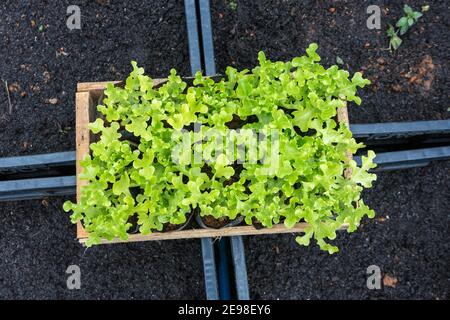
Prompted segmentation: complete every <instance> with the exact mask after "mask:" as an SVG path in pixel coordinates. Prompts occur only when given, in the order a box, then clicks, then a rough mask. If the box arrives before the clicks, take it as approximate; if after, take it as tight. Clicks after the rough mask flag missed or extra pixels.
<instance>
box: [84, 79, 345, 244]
mask: <svg viewBox="0 0 450 320" xmlns="http://www.w3.org/2000/svg"><path fill="white" fill-rule="evenodd" d="M165 81H166V79H153V83H154V85H155V86H157V85H159V84H162V83H164V82H165ZM108 83H112V84H119V83H120V81H110V82H86V83H78V85H77V93H76V162H77V163H76V172H77V201H79V198H80V195H81V193H80V191H81V187H82V186H83V185H84V184H86V183H87V181H85V180H81V179H80V178H79V175H80V173H81V172H82V169H83V168H82V167H81V166H80V160H82V159H83V158H84V157H85V155H87V154H89V152H90V149H89V145H90V143H91V142H94V141H95V140H94V136H93V134H92V133H91V132H90V129H89V126H88V125H89V123H90V122H93V121H95V119H96V118H97V111H96V106H97V102H98V100H99V99H100V97H101V95H102V93H103V91H104V90H105V89H106V86H107V84H108ZM336 118H337V119H336V120H337V122H339V123H341V122H344V123H346V124H347V125H348V124H349V119H348V112H347V107H346V106H345V107H341V108H338V109H337V116H336ZM347 157H348V160H350V159H351V154H350V153H348V154H347ZM350 175H351V172H350V171H349V170H348V169H347V171H345V172H344V176H345V177H346V178H349V177H350ZM307 226H308V224H307V223H305V222H300V223H297V224H296V225H294V227H292V228H290V229H288V228H286V226H285V225H284V224H283V223H279V224H277V225H274V226H273V227H272V228H259V229H257V228H255V227H254V226H252V225H242V226H235V227H226V228H222V229H200V228H199V229H192V228H191V229H184V230H179V231H166V232H153V233H151V234H148V235H142V234H129V237H128V239H127V240H121V239H118V238H116V239H114V240H111V241H108V240H101V243H103V244H105V243H121V242H141V241H151V240H169V239H188V238H210V237H227V236H238V235H241V236H244V235H261V234H276V233H303V232H304V231H305V228H306V227H307ZM346 227H347V225H346V224H343V225H342V226H341V229H345V228H346ZM88 236H89V235H88V232H87V231H86V230H85V229H84V228H83V225H82V224H81V222H78V223H77V239H78V240H79V241H80V242H81V243H85V242H86V241H87V239H88Z"/></svg>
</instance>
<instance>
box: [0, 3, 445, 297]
mask: <svg viewBox="0 0 450 320" xmlns="http://www.w3.org/2000/svg"><path fill="white" fill-rule="evenodd" d="M407 2H408V3H410V4H411V5H412V6H413V7H414V8H419V7H420V5H422V4H423V3H419V2H418V1H407ZM101 3H108V1H87V0H84V1H78V3H77V4H78V5H79V6H80V7H81V10H82V30H81V31H78V30H74V31H69V30H68V29H67V28H66V26H65V19H66V14H65V12H66V8H67V5H69V4H73V3H69V2H68V1H56V0H55V1H29V2H26V4H25V2H17V1H8V0H7V1H3V2H2V3H1V4H0V10H1V12H2V14H3V15H2V17H3V19H2V20H1V21H0V41H1V46H0V55H1V56H2V60H1V61H0V74H1V77H2V78H3V79H4V80H7V81H8V83H9V84H10V85H12V87H11V90H10V91H11V100H12V104H13V113H12V115H10V114H9V113H8V103H7V97H6V92H5V90H4V89H3V83H1V88H0V156H6V155H17V154H30V153H43V152H50V151H67V150H74V149H75V141H74V94H75V86H76V82H78V81H100V80H118V79H120V80H122V79H124V78H125V76H126V75H127V74H128V72H129V71H130V65H129V62H130V60H131V59H137V61H138V62H139V63H140V64H141V65H143V66H144V67H145V68H146V71H147V72H148V73H149V74H150V75H152V76H155V77H158V76H164V75H166V74H167V73H168V71H169V69H170V68H171V67H175V68H177V70H179V71H181V74H185V75H186V74H188V72H189V71H188V70H189V59H188V54H187V37H186V30H185V22H184V16H183V5H182V2H181V1H177V2H175V1H167V2H165V3H164V4H159V3H158V4H157V3H156V2H150V1H143V0H136V1H133V2H132V3H131V2H123V1H109V3H110V4H107V5H102V4H101ZM369 4H373V3H369V2H368V1H365V2H363V1H354V2H352V3H349V2H347V1H339V2H323V1H302V2H299V1H293V0H292V1H245V2H244V1H238V6H237V11H233V10H231V9H230V8H229V1H228V2H225V1H224V0H223V1H212V9H213V23H214V28H215V29H214V35H215V49H216V50H215V52H216V58H217V64H218V70H219V71H220V72H223V70H224V68H225V66H226V65H235V66H237V67H239V68H244V67H247V68H249V67H252V66H254V65H255V62H256V54H257V52H258V50H264V51H266V53H267V55H268V57H269V58H271V59H279V60H287V59H291V58H292V57H294V56H298V55H300V54H303V52H304V50H305V48H306V46H307V45H308V44H309V43H310V42H312V41H316V42H317V43H318V44H319V45H320V48H319V53H320V54H321V55H322V58H323V62H324V63H325V64H326V65H331V64H333V63H334V62H335V60H336V56H339V57H341V58H342V59H343V61H344V62H345V67H346V68H347V67H348V69H350V71H351V72H355V71H358V70H364V72H365V75H366V76H367V77H369V78H370V79H371V80H372V81H373V85H371V87H370V89H364V90H363V91H361V95H362V98H363V105H362V106H360V107H354V108H353V107H351V108H349V109H350V114H351V121H352V122H380V121H398V120H401V121H404V120H422V119H447V118H448V117H449V113H448V112H446V109H447V108H448V103H447V101H448V92H447V88H448V67H447V52H448V49H449V48H448V47H449V41H448V40H449V39H448V31H447V30H448V27H449V22H448V19H447V17H448V8H447V5H446V4H445V2H444V1H433V3H431V4H430V5H431V6H430V11H429V12H427V13H426V14H425V15H424V17H422V18H421V19H420V22H419V23H418V24H417V25H415V26H414V27H413V29H412V30H411V32H410V33H408V34H407V35H406V36H404V37H403V41H404V43H403V44H402V46H401V47H400V48H399V50H398V51H397V52H396V53H394V54H391V53H389V52H388V51H385V50H383V48H386V47H387V45H388V40H387V38H386V36H385V35H384V34H385V26H386V23H387V22H391V23H392V22H393V21H395V20H396V19H397V18H398V17H399V16H400V13H401V7H402V5H403V2H401V1H380V2H378V4H379V5H380V6H381V8H382V9H384V10H383V20H382V23H383V29H382V30H380V31H379V32H377V31H373V30H368V29H367V28H366V27H365V19H366V18H367V16H368V15H367V14H366V13H365V9H366V7H367V6H368V5H369ZM331 8H334V9H335V10H332V9H331ZM386 8H389V11H386ZM125 9H126V11H125ZM32 20H33V21H34V26H32V24H33V23H32ZM136 21H139V23H138V22H136ZM42 24H45V25H46V24H48V27H47V28H46V29H45V30H44V31H43V32H39V31H38V29H39V26H40V25H42ZM35 37H36V38H35ZM35 39H36V40H35ZM366 43H368V44H369V45H367V46H366ZM61 48H64V49H61ZM56 52H58V54H57V53H56ZM62 52H65V53H67V54H68V55H64V54H63V53H62ZM430 58H431V59H430ZM347 65H348V66H347ZM415 76H418V77H416V78H414V77H415ZM377 77H378V78H377ZM411 79H413V81H411ZM430 80H432V81H430ZM23 92H25V93H23ZM22 96H23V97H22ZM53 98H56V99H57V103H56V104H52V103H51V102H54V100H51V101H50V100H47V99H53ZM46 101H47V102H48V103H46ZM449 173H450V162H448V161H447V162H441V163H434V164H432V165H430V166H428V167H425V168H417V169H410V170H404V171H398V172H388V173H382V174H379V176H378V181H377V182H376V183H375V184H374V188H373V189H372V190H370V191H368V192H367V193H366V195H365V199H366V201H367V202H368V204H369V205H370V206H371V207H372V208H374V209H375V211H376V212H377V217H376V218H375V219H374V220H367V219H366V220H364V221H363V223H362V225H361V228H360V230H358V232H355V233H353V234H347V233H346V232H341V233H339V236H338V239H337V240H336V241H334V243H336V244H337V245H338V246H339V247H340V248H341V252H340V253H338V254H335V255H331V256H330V255H328V253H326V252H322V251H320V250H319V249H318V248H317V246H316V245H315V244H312V245H311V246H310V247H307V248H305V247H300V246H298V245H297V244H296V243H295V241H294V239H295V237H294V236H293V235H271V236H257V237H256V236H255V237H245V242H246V257H247V269H248V275H249V285H250V293H251V297H252V298H256V299H269V298H274V299H275V298H280V299H299V298H304V299H318V298H336V299H358V298H372V299H376V298H382V299H420V298H427V299H449V298H450V293H449V291H450V283H449V277H448V274H449V265H450V261H449V260H450V258H449V256H448V253H449V251H450V245H449V242H448V239H449V236H450V235H449V215H448V208H449V207H450V200H449V198H448V194H449V192H450V190H449V188H450V187H449V186H450V175H449ZM65 200H67V199H63V198H50V199H45V200H43V201H42V200H34V201H21V202H10V203H0V217H1V218H0V222H1V223H0V257H1V258H0V298H3V299H20V298H22V299H33V298H34V299H36V298H47V299H58V298H61V299H71V298H76V299H99V298H105V299H114V298H116V299H125V298H127V299H149V298H152V299H155V298H160V299H163V298H168V299H173V298H183V299H204V298H205V296H204V284H203V273H202V265H201V264H202V260H201V247H200V241H198V240H173V241H162V242H145V243H134V244H132V243H130V244H115V245H103V246H97V247H93V248H90V249H87V250H86V249H85V248H83V247H82V246H81V245H80V244H78V242H77V241H76V239H75V226H74V225H72V224H71V223H70V220H69V217H68V214H67V213H65V212H63V210H62V204H63V202H64V201H65ZM72 200H73V199H72ZM72 264H76V265H79V266H80V269H81V289H80V290H68V289H67V287H66V280H67V276H68V275H67V274H66V273H65V272H66V270H67V267H68V266H69V265H72ZM370 265H377V266H379V267H380V269H381V271H382V273H383V276H384V279H385V283H386V285H385V286H384V287H383V288H382V289H381V290H368V289H367V287H366V279H367V274H366V270H367V267H368V266H370ZM192 270H195V272H193V271H192ZM395 280H396V281H395ZM388 285H391V286H388Z"/></svg>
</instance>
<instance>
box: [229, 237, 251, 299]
mask: <svg viewBox="0 0 450 320" xmlns="http://www.w3.org/2000/svg"><path fill="white" fill-rule="evenodd" d="M244 252H245V251H244V241H243V239H242V237H241V236H235V237H231V255H232V258H233V266H234V281H235V283H236V295H237V298H238V299H239V300H249V299H250V294H249V290H248V277H247V267H246V264H245V253H244Z"/></svg>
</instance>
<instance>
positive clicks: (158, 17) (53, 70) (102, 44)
mask: <svg viewBox="0 0 450 320" xmlns="http://www.w3.org/2000/svg"><path fill="white" fill-rule="evenodd" d="M73 4H76V5H78V6H79V7H80V10H81V30H69V29H68V28H67V27H66V19H67V17H68V15H66V9H67V7H68V6H69V5H73ZM0 12H2V17H3V18H2V20H1V21H0V56H1V57H2V59H1V61H0V75H1V78H2V79H4V80H6V81H7V82H8V85H9V87H10V90H9V91H10V98H11V104H12V106H13V109H12V114H9V106H8V99H7V93H6V90H5V86H4V83H3V82H2V81H1V80H0V157H5V156H13V155H24V154H36V153H47V152H57V151H68V150H75V92H76V84H77V82H87V81H104V80H123V79H124V78H125V77H126V76H127V75H128V74H129V73H130V71H131V69H132V67H131V64H130V61H131V60H132V59H135V60H136V61H137V62H138V63H139V65H140V66H142V67H144V68H145V70H146V72H147V74H148V75H150V76H152V77H161V76H167V74H168V73H169V71H170V69H171V68H176V69H177V71H179V72H180V74H182V75H186V76H187V75H189V73H190V71H189V70H190V67H189V54H188V44H187V33H186V21H185V18H184V5H183V1H181V0H169V1H161V2H155V1H144V0H137V1H116V0H110V1H109V0H96V1H87V0H83V1H78V2H77V3H73V1H55V0H52V1H33V2H31V3H30V2H28V1H2V2H1V4H0ZM41 26H42V27H41ZM40 30H41V31H40Z"/></svg>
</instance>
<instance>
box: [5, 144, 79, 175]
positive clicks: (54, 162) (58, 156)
mask: <svg viewBox="0 0 450 320" xmlns="http://www.w3.org/2000/svg"><path fill="white" fill-rule="evenodd" d="M75 161H76V153H75V151H68V152H56V153H47V154H39V155H31V156H18V157H8V158H0V181H2V180H15V179H26V178H34V177H38V176H57V175H59V176H61V175H72V174H74V173H75V172H74V171H75Z"/></svg>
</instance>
